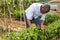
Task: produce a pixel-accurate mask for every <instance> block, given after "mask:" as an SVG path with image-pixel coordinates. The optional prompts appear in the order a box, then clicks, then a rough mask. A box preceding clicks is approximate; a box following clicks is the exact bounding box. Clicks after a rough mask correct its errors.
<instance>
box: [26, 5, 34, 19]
mask: <svg viewBox="0 0 60 40" xmlns="http://www.w3.org/2000/svg"><path fill="white" fill-rule="evenodd" d="M25 12H26V17H27V19H30V20H32V16H33V12H34V4H32V5H31V6H30V7H29V8H28V9H27V10H26V11H25Z"/></svg>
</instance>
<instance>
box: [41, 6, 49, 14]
mask: <svg viewBox="0 0 60 40" xmlns="http://www.w3.org/2000/svg"><path fill="white" fill-rule="evenodd" d="M40 11H41V13H43V14H44V13H47V12H48V8H46V7H41V9H40Z"/></svg>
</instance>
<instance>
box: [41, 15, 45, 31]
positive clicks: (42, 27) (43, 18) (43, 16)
mask: <svg viewBox="0 0 60 40" xmlns="http://www.w3.org/2000/svg"><path fill="white" fill-rule="evenodd" d="M45 17H46V14H43V15H42V17H41V19H40V20H41V30H44V29H45V27H44V21H45Z"/></svg>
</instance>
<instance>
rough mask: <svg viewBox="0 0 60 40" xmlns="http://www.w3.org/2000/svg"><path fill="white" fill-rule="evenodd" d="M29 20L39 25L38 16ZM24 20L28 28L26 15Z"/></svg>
mask: <svg viewBox="0 0 60 40" xmlns="http://www.w3.org/2000/svg"><path fill="white" fill-rule="evenodd" d="M31 21H33V22H34V23H35V25H36V26H40V18H39V17H38V18H36V19H35V18H33V19H32V20H31ZM25 22H26V28H28V27H29V24H28V22H27V17H26V16H25Z"/></svg>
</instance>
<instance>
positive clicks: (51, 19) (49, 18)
mask: <svg viewBox="0 0 60 40" xmlns="http://www.w3.org/2000/svg"><path fill="white" fill-rule="evenodd" d="M58 19H60V16H58V15H57V13H55V12H53V13H48V14H47V15H46V20H45V24H51V23H52V22H54V21H56V20H58Z"/></svg>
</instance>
